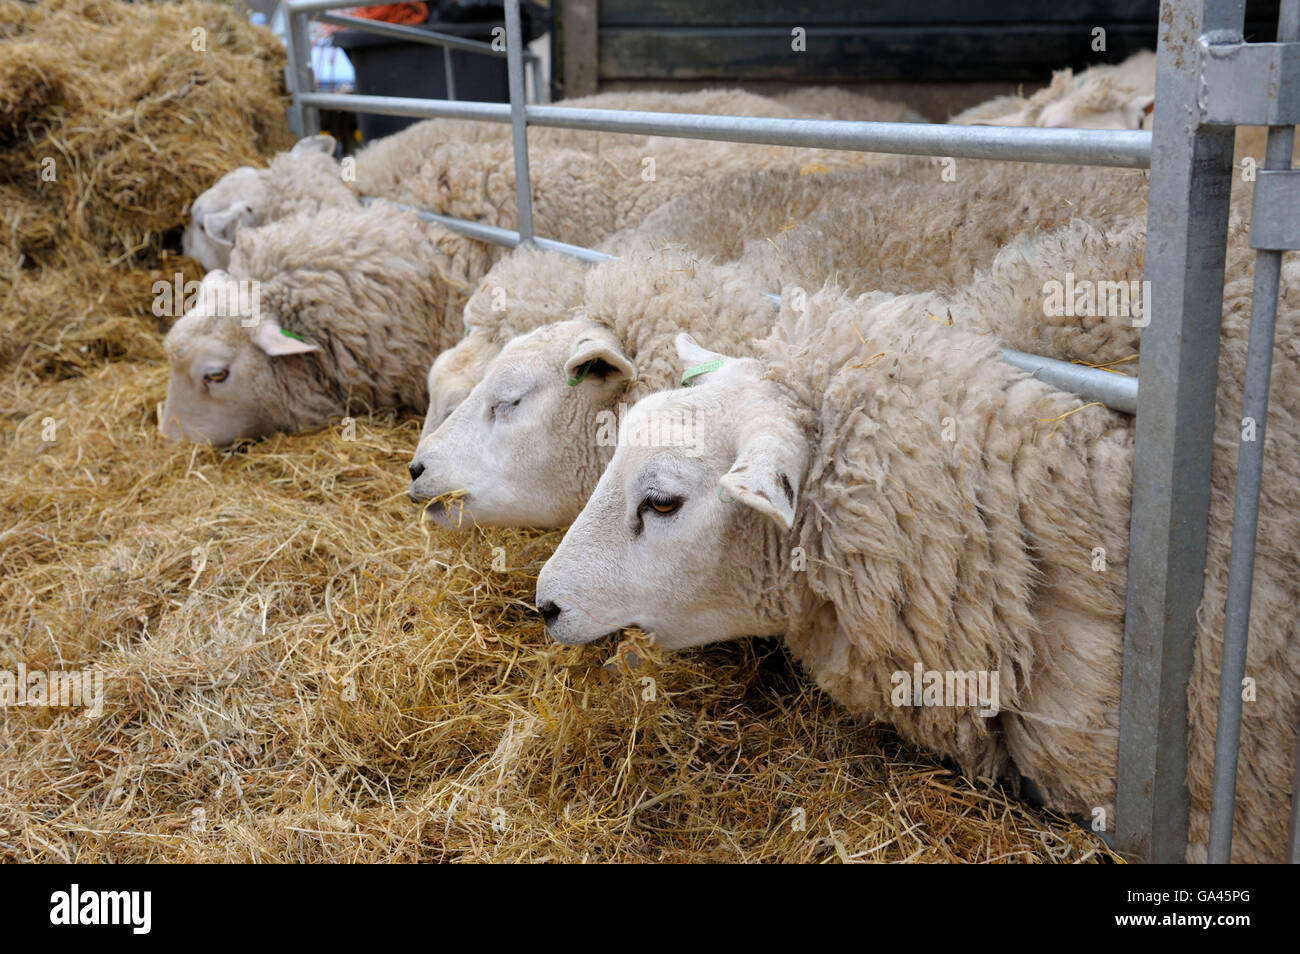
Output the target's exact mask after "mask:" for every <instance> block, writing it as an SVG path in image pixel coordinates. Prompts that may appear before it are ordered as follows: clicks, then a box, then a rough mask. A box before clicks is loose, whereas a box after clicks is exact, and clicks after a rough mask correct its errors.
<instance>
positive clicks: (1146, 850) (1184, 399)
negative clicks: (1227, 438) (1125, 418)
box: [1115, 0, 1245, 863]
mask: <svg viewBox="0 0 1300 954" xmlns="http://www.w3.org/2000/svg"><path fill="white" fill-rule="evenodd" d="M1244 18H1245V3H1244V0H1163V2H1162V3H1161V5H1160V42H1159V46H1158V50H1157V67H1156V112H1155V130H1154V135H1153V138H1152V148H1151V189H1150V200H1149V202H1150V204H1149V208H1148V211H1147V250H1146V277H1147V278H1148V279H1149V280H1150V281H1151V289H1152V301H1151V308H1150V311H1149V315H1150V319H1151V324H1150V325H1149V326H1148V327H1147V328H1146V329H1145V330H1144V331H1143V334H1142V365H1141V369H1140V371H1139V377H1140V379H1141V385H1140V389H1139V391H1138V417H1137V446H1136V453H1135V455H1134V464H1133V505H1132V520H1131V525H1130V530H1129V563H1128V592H1127V605H1126V618H1125V626H1124V675H1123V685H1122V690H1121V698H1120V734H1119V765H1118V785H1117V791H1116V800H1115V823H1116V842H1117V844H1118V846H1119V850H1120V851H1121V852H1122V853H1124V854H1127V855H1130V856H1133V857H1135V858H1138V859H1144V860H1146V861H1149V862H1164V863H1169V862H1180V861H1182V860H1184V857H1185V852H1186V844H1187V817H1188V804H1187V682H1188V677H1189V676H1190V674H1191V667H1192V647H1193V644H1194V641H1195V632H1196V609H1197V606H1198V605H1199V603H1200V601H1201V592H1202V585H1203V576H1204V572H1205V545H1206V534H1207V526H1208V515H1209V503H1210V455H1211V451H1212V449H1213V436H1214V405H1215V392H1216V384H1217V381H1218V360H1219V324H1220V312H1221V310H1222V305H1223V267H1224V258H1225V245H1226V242H1225V236H1226V232H1227V220H1228V198H1229V192H1230V189H1231V184H1232V183H1231V175H1232V147H1233V130H1232V128H1231V127H1210V126H1203V125H1201V124H1200V123H1199V121H1198V118H1197V116H1196V113H1195V104H1196V103H1197V102H1198V93H1199V90H1198V89H1197V85H1198V69H1197V67H1198V62H1199V57H1198V54H1197V40H1198V38H1199V37H1201V36H1202V35H1205V34H1211V33H1213V34H1215V36H1216V38H1223V39H1225V40H1226V39H1228V38H1232V39H1235V40H1237V41H1239V40H1240V37H1241V27H1242V23H1243V21H1244Z"/></svg>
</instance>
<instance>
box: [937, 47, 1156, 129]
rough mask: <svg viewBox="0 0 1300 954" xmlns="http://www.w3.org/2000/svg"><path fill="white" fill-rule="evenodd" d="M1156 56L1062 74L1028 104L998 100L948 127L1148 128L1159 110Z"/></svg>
mask: <svg viewBox="0 0 1300 954" xmlns="http://www.w3.org/2000/svg"><path fill="white" fill-rule="evenodd" d="M1155 93H1156V55H1155V54H1154V53H1152V52H1151V51H1150V50H1142V51H1140V52H1138V53H1134V54H1133V55H1132V56H1130V57H1129V58H1128V59H1126V60H1124V61H1123V62H1122V63H1119V64H1116V65H1111V64H1105V63H1101V64H1097V65H1094V66H1090V67H1088V68H1087V69H1086V70H1084V71H1083V72H1082V73H1080V74H1078V75H1077V76H1076V75H1075V73H1074V71H1073V70H1070V69H1064V70H1058V71H1056V72H1055V73H1053V74H1052V80H1051V82H1050V83H1049V84H1048V85H1047V86H1045V87H1043V88H1042V89H1040V90H1039V91H1038V92H1036V93H1034V94H1033V95H1032V96H1030V97H1029V98H1027V99H1026V98H1024V97H1020V96H999V97H996V98H994V99H992V100H989V101H988V102H986V103H981V104H979V105H978V106H973V107H971V108H970V109H968V110H966V111H964V112H962V113H960V114H958V115H957V116H955V117H953V118H952V119H951V120H949V121H950V122H952V123H954V124H957V125H970V126H1046V127H1049V128H1058V129H1059V128H1074V129H1143V128H1150V116H1151V112H1152V109H1153V107H1154V106H1155Z"/></svg>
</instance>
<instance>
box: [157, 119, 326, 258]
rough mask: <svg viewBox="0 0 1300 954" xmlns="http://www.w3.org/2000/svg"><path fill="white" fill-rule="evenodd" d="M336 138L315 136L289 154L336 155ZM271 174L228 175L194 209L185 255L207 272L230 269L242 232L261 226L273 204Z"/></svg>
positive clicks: (241, 171) (243, 171) (246, 170)
mask: <svg viewBox="0 0 1300 954" xmlns="http://www.w3.org/2000/svg"><path fill="white" fill-rule="evenodd" d="M334 147H335V140H334V137H333V136H311V137H308V138H307V139H303V140H300V141H299V142H298V143H296V144H295V145H294V147H293V148H292V149H290V150H289V152H288V155H289V156H290V157H291V158H298V159H300V158H303V157H305V156H317V155H333V153H334ZM269 175H270V174H269V172H268V170H266V169H254V168H253V167H252V166H240V167H239V168H238V169H234V170H232V171H230V172H227V173H226V174H225V175H224V176H222V177H221V178H220V179H218V180H217V181H216V184H214V185H213V186H212V187H211V188H210V189H208V190H207V191H206V192H204V193H203V194H202V195H200V196H199V197H198V198H197V199H195V200H194V203H193V204H192V205H191V206H190V223H189V225H188V226H187V227H186V229H185V233H184V235H182V236H181V251H183V252H184V253H185V254H186V255H188V256H189V257H190V258H192V259H194V260H195V261H196V262H198V263H199V264H200V265H202V266H203V267H204V268H205V269H207V270H209V271H211V270H212V269H214V268H228V267H229V266H230V253H231V251H232V250H233V249H234V247H235V236H236V234H237V233H238V231H239V230H240V229H241V228H246V227H250V226H257V225H261V224H262V223H263V222H264V221H265V220H266V215H267V209H268V206H269V204H270V189H269V186H268V179H269Z"/></svg>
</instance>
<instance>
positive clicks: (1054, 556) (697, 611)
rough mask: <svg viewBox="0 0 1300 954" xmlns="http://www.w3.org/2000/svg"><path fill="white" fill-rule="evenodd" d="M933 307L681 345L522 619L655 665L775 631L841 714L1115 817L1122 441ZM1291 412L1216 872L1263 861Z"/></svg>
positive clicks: (839, 312)
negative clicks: (1250, 689) (664, 657)
mask: <svg viewBox="0 0 1300 954" xmlns="http://www.w3.org/2000/svg"><path fill="white" fill-rule="evenodd" d="M1248 258H1249V256H1248V255H1246V254H1238V255H1237V256H1235V261H1233V262H1231V263H1230V267H1229V283H1228V288H1227V292H1226V296H1225V305H1226V307H1225V320H1224V336H1225V337H1224V342H1223V355H1224V360H1223V377H1222V379H1221V382H1220V387H1219V392H1218V414H1219V421H1220V424H1221V427H1220V429H1219V433H1218V435H1216V438H1217V445H1218V447H1217V453H1216V455H1215V462H1214V468H1213V478H1212V479H1213V487H1214V493H1213V494H1212V503H1211V519H1210V543H1209V550H1208V557H1207V571H1206V574H1205V596H1204V599H1203V603H1202V606H1201V611H1200V613H1199V614H1198V620H1199V627H1198V632H1197V634H1196V661H1195V669H1194V672H1193V675H1192V679H1191V682H1190V685H1189V688H1188V695H1189V733H1190V737H1189V769H1188V781H1189V789H1190V796H1191V826H1190V835H1189V838H1190V841H1189V849H1188V860H1192V861H1200V860H1204V856H1205V839H1206V831H1207V825H1206V822H1207V818H1208V808H1209V787H1210V786H1209V779H1210V775H1211V771H1210V769H1211V765H1212V761H1213V731H1214V724H1215V705H1216V699H1217V695H1218V684H1217V675H1216V673H1217V666H1218V655H1219V653H1220V650H1221V639H1220V635H1219V634H1220V632H1221V628H1222V623H1223V603H1224V590H1225V586H1226V576H1227V574H1226V567H1227V560H1228V546H1229V542H1228V541H1229V532H1228V521H1229V519H1230V516H1231V503H1230V500H1231V491H1230V489H1229V488H1230V487H1231V483H1232V480H1233V478H1234V475H1235V460H1236V451H1235V444H1236V437H1237V435H1236V434H1235V433H1234V432H1235V431H1236V415H1237V413H1238V408H1239V406H1240V405H1239V403H1238V401H1239V398H1238V397H1237V396H1238V395H1239V394H1240V389H1241V386H1242V376H1243V372H1242V369H1243V367H1244V355H1245V350H1246V349H1245V337H1246V321H1245V317H1244V316H1245V314H1246V313H1247V311H1248V306H1246V305H1245V299H1246V297H1247V295H1248V293H1249V285H1250V278H1249V268H1248ZM1292 266H1294V263H1292ZM1039 277H1040V278H1041V274H1040V276H1039ZM1297 278H1300V268H1296V267H1290V268H1289V271H1288V274H1287V275H1286V276H1285V278H1284V280H1285V283H1286V287H1287V293H1286V294H1287V301H1286V302H1285V304H1284V309H1283V313H1282V314H1280V315H1279V321H1280V326H1279V335H1278V341H1279V347H1278V348H1277V350H1276V352H1275V354H1276V358H1275V362H1276V367H1275V371H1274V385H1273V386H1274V391H1275V394H1281V395H1287V396H1294V395H1296V394H1297V393H1300V355H1297V353H1296V349H1295V348H1294V347H1292V346H1291V345H1290V344H1289V342H1291V341H1293V340H1294V335H1293V332H1294V331H1295V330H1296V324H1297V321H1296V318H1297V308H1296V302H1295V300H1294V293H1295V289H1296V287H1300V286H1297V285H1296V283H1295V280H1296V279H1297ZM1022 295H1023V297H1025V298H1032V297H1033V295H1034V287H1033V285H1032V284H1031V283H1028V282H1026V283H1024V284H1023V285H1022ZM939 297H941V296H935V295H931V294H911V295H904V296H892V297H891V296H881V295H874V296H865V297H864V298H862V299H859V300H856V301H854V300H852V299H850V298H848V297H847V296H844V295H842V294H840V293H839V292H838V291H837V290H835V289H833V288H829V287H828V288H825V289H823V290H822V291H821V292H818V293H817V294H815V295H814V296H812V297H811V299H809V300H808V301H807V302H806V303H804V304H803V307H802V308H801V309H796V308H794V307H793V302H792V300H791V298H790V297H789V296H787V299H786V303H785V309H784V312H783V315H782V318H781V320H780V322H779V324H778V326H777V328H776V330H775V331H774V332H773V334H772V335H771V336H770V337H769V338H768V339H767V340H766V341H765V342H764V343H763V344H762V345H760V346H759V347H758V349H757V350H758V353H759V355H760V357H759V358H758V359H754V358H736V357H732V356H729V355H724V354H720V353H717V352H714V351H710V350H707V349H705V348H702V347H700V346H699V345H698V344H696V343H695V342H694V341H693V340H692V339H691V338H690V337H689V336H684V335H683V336H680V337H679V340H678V350H679V356H680V360H681V363H682V365H683V366H685V367H687V368H688V369H689V368H694V369H696V371H697V372H699V373H697V374H696V375H695V376H694V377H693V379H692V380H691V386H690V387H687V388H681V389H678V390H675V391H667V392H661V393H658V394H654V395H651V396H649V397H646V398H644V399H643V400H642V401H640V402H639V403H638V404H636V405H635V406H634V407H633V408H632V410H631V411H630V412H629V413H628V414H627V415H626V416H625V417H624V419H623V422H622V426H621V429H620V434H619V446H618V448H617V449H616V451H615V452H614V454H613V457H612V460H611V463H610V465H609V466H608V468H607V469H606V470H605V472H604V473H603V474H602V476H601V478H600V480H599V482H598V484H597V486H596V489H595V491H594V493H593V494H592V496H591V499H590V500H589V501H588V503H587V505H586V507H585V508H584V509H583V511H582V513H581V514H580V515H579V517H578V518H577V520H576V521H575V522H574V523H573V525H572V527H571V528H570V529H569V531H568V533H567V534H566V535H565V537H564V539H563V540H562V542H561V543H560V545H559V547H558V548H557V549H556V550H555V552H554V554H553V556H552V557H551V559H550V560H549V561H548V562H547V564H546V565H545V567H544V568H543V569H542V572H541V574H540V576H539V578H538V582H537V597H536V598H537V606H538V609H539V611H540V612H541V614H542V616H543V618H544V620H545V622H546V625H547V628H548V630H549V632H550V634H551V635H552V636H553V637H554V638H555V639H556V640H557V641H559V642H561V643H565V644H578V643H586V642H590V641H592V640H595V639H598V638H600V637H602V636H604V635H606V634H608V633H610V632H613V631H616V630H618V629H621V628H624V627H628V626H639V627H641V628H643V629H645V630H646V631H647V632H649V633H652V634H653V638H654V639H655V641H656V642H657V643H658V644H659V645H661V646H663V647H665V648H668V649H681V648H687V647H691V646H697V645H702V644H705V643H710V642H716V641H719V640H726V639H735V638H740V637H743V636H749V635H778V634H784V636H785V639H786V641H787V644H788V645H789V647H790V650H791V652H792V653H793V654H794V656H795V657H797V658H798V659H799V660H800V661H801V663H802V664H803V665H804V666H805V667H806V668H807V670H808V672H809V673H810V674H811V675H812V677H813V678H814V679H815V680H816V681H817V683H818V684H819V685H820V686H821V687H822V688H823V689H824V690H825V691H827V692H828V693H829V694H830V695H831V696H832V697H833V698H835V699H836V700H838V701H839V702H840V703H842V704H844V705H845V706H846V707H848V708H849V709H851V710H852V711H853V712H855V713H857V714H858V715H860V716H863V717H865V718H868V719H875V720H880V721H884V722H889V723H892V724H893V725H894V726H896V727H897V728H898V730H899V731H900V732H901V733H902V734H903V735H904V736H906V737H907V738H909V739H912V740H913V741H915V742H917V743H919V744H922V745H925V746H927V747H929V748H931V749H933V750H934V751H936V752H938V753H940V754H941V755H944V756H946V757H949V758H951V759H953V760H954V761H956V762H957V763H958V764H959V765H960V766H961V767H962V769H963V771H965V772H967V773H970V774H972V775H981V776H992V777H1000V778H1004V779H1007V780H1009V781H1011V782H1012V783H1013V784H1014V783H1015V782H1016V780H1017V779H1018V777H1019V776H1024V777H1027V778H1029V779H1030V780H1031V781H1032V782H1033V783H1034V784H1035V785H1036V787H1037V788H1038V790H1039V792H1041V793H1042V796H1043V797H1044V799H1045V801H1046V802H1047V804H1049V805H1051V806H1052V807H1054V808H1057V809H1059V810H1062V811H1066V812H1070V813H1076V814H1082V815H1085V816H1087V817H1089V818H1093V819H1095V818H1098V817H1104V818H1106V819H1111V818H1113V817H1114V813H1113V805H1114V786H1115V782H1114V771H1115V765H1116V758H1117V752H1118V738H1117V737H1118V723H1119V692H1120V666H1121V658H1122V643H1123V629H1124V586H1125V575H1126V560H1127V543H1128V532H1127V531H1128V516H1129V501H1130V484H1131V478H1130V475H1131V466H1132V455H1133V428H1132V423H1131V421H1129V420H1127V419H1124V418H1122V417H1120V416H1119V415H1116V414H1114V413H1112V412H1109V411H1107V410H1105V409H1103V408H1100V407H1096V406H1087V405H1084V404H1083V403H1082V402H1081V401H1080V400H1078V399H1076V398H1074V397H1072V396H1070V395H1067V394H1065V393H1063V392H1060V391H1057V390H1055V389H1053V388H1051V387H1050V386H1048V385H1046V384H1044V383H1042V382H1039V381H1037V380H1034V379H1032V378H1030V377H1028V376H1026V375H1025V374H1023V373H1022V372H1019V371H1016V370H1014V369H1012V368H1010V367H1009V366H1008V365H1006V364H1004V363H1003V362H1001V361H1000V360H999V359H998V357H997V353H996V350H995V341H994V339H993V338H992V337H989V336H981V335H979V334H976V333H973V332H970V331H968V330H967V329H966V328H964V327H961V326H960V325H958V326H955V327H948V326H946V325H945V324H943V323H941V322H936V321H933V320H931V319H932V317H933V314H934V312H935V307H936V305H937V304H938V301H937V300H936V299H937V298H939ZM688 373H689V372H688ZM1288 403H1291V404H1293V403H1294V402H1293V401H1292V402H1287V401H1285V400H1283V401H1279V402H1277V403H1275V405H1274V407H1275V408H1276V407H1277V406H1278V404H1281V405H1282V406H1283V409H1282V410H1281V411H1280V413H1276V414H1275V415H1274V416H1273V419H1272V420H1271V421H1270V423H1269V428H1268V435H1267V439H1268V440H1269V442H1270V444H1271V451H1270V454H1269V457H1268V461H1269V463H1268V466H1267V468H1266V473H1265V481H1264V490H1263V499H1262V504H1261V508H1262V509H1261V512H1263V513H1266V514H1269V515H1270V518H1268V519H1265V521H1263V523H1262V524H1261V527H1260V539H1259V546H1258V549H1257V562H1256V570H1255V587H1254V594H1255V595H1254V607H1253V614H1252V627H1251V628H1252V634H1251V644H1250V659H1249V661H1248V672H1249V673H1251V674H1252V676H1254V677H1256V678H1257V679H1258V680H1259V681H1260V683H1261V686H1260V690H1259V699H1260V702H1259V703H1252V704H1250V705H1248V706H1247V715H1246V718H1245V724H1244V729H1243V738H1242V762H1241V768H1240V770H1239V773H1238V776H1239V778H1238V798H1237V804H1238V814H1237V823H1236V838H1235V841H1234V860H1237V861H1263V860H1272V861H1277V860H1281V854H1282V851H1283V849H1282V846H1283V845H1284V844H1285V825H1286V821H1285V819H1286V817H1287V803H1288V800H1289V792H1290V787H1291V771H1292V767H1291V759H1292V758H1293V755H1292V753H1293V752H1294V751H1295V729H1296V724H1297V715H1298V713H1300V693H1298V692H1297V689H1296V686H1297V676H1300V640H1296V639H1295V638H1294V635H1293V624H1292V622H1291V619H1292V617H1293V615H1294V606H1295V605H1296V602H1297V599H1298V598H1300V574H1297V572H1296V569H1297V567H1296V555H1295V552H1294V541H1295V540H1296V539H1297V535H1298V534H1297V532H1298V531H1300V516H1298V514H1300V509H1297V504H1300V480H1298V479H1297V478H1300V474H1298V473H1297V472H1296V471H1297V467H1296V465H1295V463H1293V462H1294V460H1295V449H1296V438H1297V437H1300V427H1298V426H1297V422H1296V419H1295V417H1294V414H1293V413H1292V411H1291V409H1290V408H1287V407H1286V405H1287V404H1288ZM646 435H651V437H652V438H657V440H656V439H651V440H647V439H645V437H646ZM930 674H936V675H935V676H933V677H932V676H931V675H930ZM961 674H970V675H969V676H968V677H965V679H966V682H965V683H964V684H965V685H966V686H967V687H968V688H973V685H974V683H973V681H972V680H974V678H975V676H976V675H977V674H980V678H987V680H988V683H989V684H991V686H992V689H993V692H992V693H991V694H990V696H989V697H987V698H986V697H983V696H981V697H980V698H979V699H978V700H977V701H976V702H975V703H970V704H966V705H962V704H961V702H962V700H961V699H960V698H956V699H953V698H947V699H943V698H940V699H938V700H936V699H935V698H934V697H933V696H929V697H926V696H923V695H922V692H921V690H922V686H925V687H926V689H927V690H928V689H929V688H930V687H932V686H933V685H935V684H937V681H938V679H939V678H942V677H947V678H948V679H949V681H951V680H952V678H953V677H956V678H958V679H961V678H962V676H961ZM922 677H923V678H922ZM995 678H996V681H994V679H995ZM936 701H937V702H938V704H937V705H935V704H930V703H935V702H936ZM954 702H956V703H957V704H956V705H955V706H954V705H953V703H954ZM922 703H927V704H922ZM944 703H947V705H946V706H945V705H944ZM1098 809H1100V810H1101V811H1102V812H1104V816H1101V815H1098V814H1097V810H1098Z"/></svg>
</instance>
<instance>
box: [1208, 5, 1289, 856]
mask: <svg viewBox="0 0 1300 954" xmlns="http://www.w3.org/2000/svg"><path fill="white" fill-rule="evenodd" d="M1298 38H1300V0H1284V2H1283V4H1282V8H1281V15H1280V19H1279V22H1278V40H1279V41H1282V42H1287V41H1292V40H1296V39H1298ZM1292 94H1293V95H1295V96H1296V97H1297V98H1300V89H1297V90H1293V91H1292ZM1294 130H1295V127H1294V126H1291V125H1276V126H1270V127H1269V130H1268V146H1267V149H1266V151H1265V153H1264V167H1265V168H1266V169H1290V168H1291V152H1292V148H1293V146H1294V140H1295V131H1294ZM1255 200H1256V201H1255V209H1254V216H1258V215H1259V213H1260V208H1261V196H1259V195H1258V194H1256V196H1255ZM1263 201H1267V198H1266V197H1265V198H1264V199H1263ZM1288 211H1290V213H1291V214H1292V215H1293V216H1294V215H1297V214H1300V208H1297V207H1292V208H1291V209H1289V210H1288ZM1254 216H1252V218H1253V217H1254ZM1281 273H1282V252H1281V251H1278V250H1274V249H1264V250H1260V251H1259V252H1257V253H1256V254H1255V285H1254V288H1253V289H1252V291H1251V299H1250V340H1249V344H1248V345H1247V348H1246V384H1245V387H1244V389H1243V393H1242V410H1241V416H1242V427H1243V429H1245V428H1247V427H1248V422H1250V423H1253V428H1252V432H1251V433H1250V439H1249V440H1246V439H1244V438H1243V439H1242V440H1240V441H1239V443H1238V445H1237V483H1236V487H1235V489H1234V491H1233V501H1232V551H1231V556H1230V557H1229V559H1228V595H1227V603H1226V606H1225V610H1224V627H1223V660H1222V662H1221V664H1220V669H1219V710H1218V719H1217V721H1216V723H1215V730H1214V797H1213V801H1212V802H1211V807H1210V845H1209V861H1210V864H1220V865H1226V864H1228V862H1229V861H1231V859H1232V821H1233V813H1234V810H1235V808H1236V804H1237V801H1236V800H1237V756H1238V753H1239V746H1240V744H1241V711H1242V698H1241V684H1242V680H1243V679H1244V678H1245V675H1246V644H1247V637H1248V635H1249V632H1250V596H1251V585H1252V583H1253V582H1254V578H1255V576H1254V574H1255V538H1256V533H1257V531H1258V529H1259V491H1260V485H1261V483H1262V482H1263V477H1264V433H1265V427H1266V422H1267V420H1268V386H1269V379H1270V377H1271V374H1272V368H1273V337H1274V328H1275V326H1276V322H1277V296H1278V287H1279V284H1280V279H1281Z"/></svg>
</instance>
